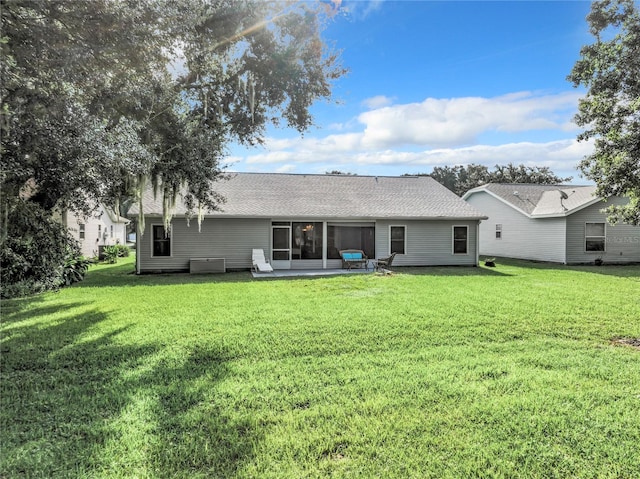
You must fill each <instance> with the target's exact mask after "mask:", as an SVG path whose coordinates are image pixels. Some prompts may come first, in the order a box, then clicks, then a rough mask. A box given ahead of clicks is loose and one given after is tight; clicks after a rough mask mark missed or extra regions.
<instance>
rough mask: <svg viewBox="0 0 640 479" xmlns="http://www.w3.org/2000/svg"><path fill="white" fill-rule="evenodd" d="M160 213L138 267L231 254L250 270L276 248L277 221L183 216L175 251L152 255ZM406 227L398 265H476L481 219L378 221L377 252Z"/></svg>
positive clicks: (315, 264) (229, 263)
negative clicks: (462, 245) (258, 252)
mask: <svg viewBox="0 0 640 479" xmlns="http://www.w3.org/2000/svg"><path fill="white" fill-rule="evenodd" d="M161 224H162V220H161V218H159V217H154V218H152V217H147V218H146V219H145V231H144V235H142V236H140V237H139V238H138V246H137V255H138V257H137V261H138V272H139V273H146V272H159V271H188V270H189V260H190V258H225V261H226V267H227V269H250V268H251V250H252V249H253V248H262V249H264V252H265V255H266V256H267V257H270V252H271V238H270V235H271V220H269V219H211V218H207V219H205V220H204V222H203V223H202V228H201V231H200V233H199V232H198V225H197V224H196V223H195V221H193V222H192V223H191V226H190V227H188V226H187V224H186V221H185V220H184V219H182V218H175V219H174V220H173V221H172V226H171V228H172V229H171V256H168V257H152V256H151V251H152V226H153V225H161ZM390 225H394V226H396V225H404V226H406V228H407V229H406V235H407V238H406V254H404V255H397V256H396V258H395V260H394V265H397V266H426V265H465V266H472V265H476V264H477V262H476V257H477V253H476V229H477V222H476V221H378V222H377V223H376V252H377V255H376V256H377V257H383V256H387V255H388V251H389V226H390ZM454 225H455V226H467V227H468V251H467V254H453V226H454ZM326 264H327V268H340V267H341V265H342V262H341V261H340V260H339V259H335V260H333V259H327V260H326ZM291 269H322V260H292V261H291Z"/></svg>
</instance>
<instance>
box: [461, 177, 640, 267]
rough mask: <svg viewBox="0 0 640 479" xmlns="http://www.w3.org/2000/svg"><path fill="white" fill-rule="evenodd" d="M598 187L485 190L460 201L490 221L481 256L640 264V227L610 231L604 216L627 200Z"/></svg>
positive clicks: (615, 227)
mask: <svg viewBox="0 0 640 479" xmlns="http://www.w3.org/2000/svg"><path fill="white" fill-rule="evenodd" d="M595 191H596V188H595V186H563V185H533V184H487V185H484V186H480V187H478V188H474V189H472V190H470V191H468V192H467V193H465V195H464V196H463V197H462V198H463V199H464V200H466V201H467V202H468V203H469V204H471V205H473V206H475V207H476V208H478V209H479V210H480V211H482V212H483V213H485V214H486V215H488V216H489V219H488V221H484V222H482V224H481V225H480V254H482V255H487V256H503V257H508V258H521V259H530V260H536V261H550V262H556V263H564V264H580V263H593V262H594V261H596V260H602V261H604V262H605V263H630V262H640V227H638V226H631V225H627V224H617V225H612V224H610V223H609V222H607V215H606V214H605V213H603V212H602V210H603V208H606V207H607V206H609V205H612V204H614V205H616V204H625V203H627V201H628V200H625V199H624V198H618V197H612V198H608V199H607V201H606V202H605V201H603V199H602V198H599V197H597V196H595Z"/></svg>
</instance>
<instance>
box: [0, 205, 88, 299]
mask: <svg viewBox="0 0 640 479" xmlns="http://www.w3.org/2000/svg"><path fill="white" fill-rule="evenodd" d="M11 206H12V207H11V208H10V209H9V210H8V211H6V214H7V220H8V221H7V225H8V229H7V231H6V235H5V236H4V237H3V238H2V241H1V243H0V279H1V283H2V297H3V298H8V297H12V296H16V295H17V296H22V295H25V294H34V293H39V292H41V291H46V290H49V289H56V288H58V287H60V286H62V285H64V284H69V282H72V281H74V280H76V279H77V278H78V275H77V274H76V271H75V270H80V271H81V270H82V268H83V262H82V260H81V259H80V249H79V247H78V244H77V243H76V241H75V240H74V239H73V238H71V236H70V235H69V233H68V231H67V229H66V228H65V227H64V226H63V225H62V224H61V223H59V222H58V221H55V220H54V219H52V218H51V216H50V215H49V213H48V212H47V211H45V210H43V209H42V208H41V207H40V206H39V205H38V204H36V203H34V202H32V201H25V200H20V199H18V200H16V201H14V203H13V204H12V205H11Z"/></svg>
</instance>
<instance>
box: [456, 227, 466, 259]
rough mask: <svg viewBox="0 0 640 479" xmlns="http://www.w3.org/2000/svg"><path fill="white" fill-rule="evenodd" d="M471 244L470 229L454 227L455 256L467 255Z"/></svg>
mask: <svg viewBox="0 0 640 479" xmlns="http://www.w3.org/2000/svg"><path fill="white" fill-rule="evenodd" d="M468 243H469V227H467V226H454V227H453V254H467V252H468Z"/></svg>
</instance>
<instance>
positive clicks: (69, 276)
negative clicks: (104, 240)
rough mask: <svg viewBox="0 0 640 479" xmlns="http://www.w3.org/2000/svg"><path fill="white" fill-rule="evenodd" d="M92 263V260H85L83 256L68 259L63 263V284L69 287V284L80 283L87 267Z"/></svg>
mask: <svg viewBox="0 0 640 479" xmlns="http://www.w3.org/2000/svg"><path fill="white" fill-rule="evenodd" d="M94 263H95V260H94V259H93V258H85V257H84V256H79V257H77V258H70V259H68V260H67V261H65V263H64V270H63V273H62V277H63V278H64V284H65V285H67V286H69V285H70V284H73V283H77V282H79V281H82V280H83V279H84V275H85V274H86V273H87V270H88V269H89V266H91V265H92V264H94Z"/></svg>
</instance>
